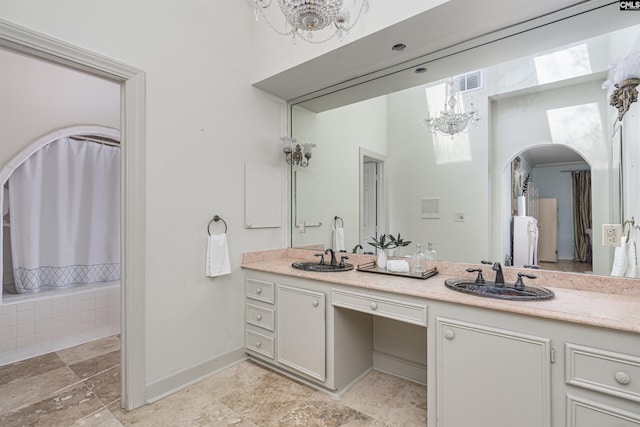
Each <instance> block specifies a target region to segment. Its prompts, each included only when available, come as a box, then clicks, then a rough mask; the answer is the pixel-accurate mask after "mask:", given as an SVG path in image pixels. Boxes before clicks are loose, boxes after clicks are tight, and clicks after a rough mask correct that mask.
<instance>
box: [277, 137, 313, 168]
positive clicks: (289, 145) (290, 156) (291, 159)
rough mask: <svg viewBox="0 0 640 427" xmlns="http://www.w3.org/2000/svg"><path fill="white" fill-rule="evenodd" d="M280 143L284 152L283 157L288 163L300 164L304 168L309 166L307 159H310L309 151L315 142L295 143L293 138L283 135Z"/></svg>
mask: <svg viewBox="0 0 640 427" xmlns="http://www.w3.org/2000/svg"><path fill="white" fill-rule="evenodd" d="M280 142H281V143H282V151H283V152H284V158H285V160H286V162H287V164H288V165H293V166H302V167H303V168H306V167H307V166H309V160H311V151H312V150H313V147H315V146H316V144H314V143H312V142H307V143H304V144H302V147H301V146H300V144H298V143H297V141H296V139H295V138H291V137H288V136H283V137H282V138H280Z"/></svg>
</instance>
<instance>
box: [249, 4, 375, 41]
mask: <svg viewBox="0 0 640 427" xmlns="http://www.w3.org/2000/svg"><path fill="white" fill-rule="evenodd" d="M249 1H250V2H252V3H253V9H254V13H255V17H256V21H258V20H259V18H260V17H262V19H263V20H264V21H265V22H266V23H267V24H268V25H269V26H270V27H271V28H272V29H273V30H274V31H275V32H276V33H278V34H280V35H283V36H291V37H292V39H293V41H294V42H295V41H296V39H297V38H301V39H302V40H304V41H306V42H309V43H316V44H319V43H324V42H326V41H328V40H331V39H332V38H334V37H338V39H339V40H340V41H342V39H343V37H344V36H345V35H346V34H349V31H350V30H351V29H352V28H353V27H354V26H355V25H356V24H357V22H358V19H360V15H362V13H366V12H367V10H368V9H369V0H359V1H360V8H359V9H358V13H357V15H356V18H355V20H354V21H353V24H350V23H349V17H350V13H349V11H348V10H346V9H343V8H342V3H343V0H278V4H279V5H280V10H281V11H282V14H283V15H284V17H285V20H286V26H285V30H284V31H283V30H279V29H277V28H276V27H275V26H274V25H273V24H272V23H271V21H269V18H268V17H267V13H266V10H267V9H268V8H269V6H271V1H272V0H249ZM356 3H357V0H354V4H356ZM325 29H326V31H323V32H322V33H323V34H324V35H325V37H324V38H323V39H321V40H315V39H314V37H313V35H314V33H315V32H317V31H321V30H325ZM327 34H328V35H327Z"/></svg>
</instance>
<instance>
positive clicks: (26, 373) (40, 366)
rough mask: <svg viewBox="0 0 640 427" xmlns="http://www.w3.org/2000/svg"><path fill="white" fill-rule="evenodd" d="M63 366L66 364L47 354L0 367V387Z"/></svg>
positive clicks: (55, 356) (51, 354)
mask: <svg viewBox="0 0 640 427" xmlns="http://www.w3.org/2000/svg"><path fill="white" fill-rule="evenodd" d="M64 366H66V364H65V363H64V362H63V361H62V360H61V359H60V357H58V355H57V354H56V353H47V354H43V355H42V356H37V357H32V358H31V359H26V360H22V361H20V362H15V363H10V364H8V365H4V366H0V386H2V385H5V384H9V383H15V382H18V381H21V380H24V379H26V378H29V377H34V376H36V375H40V374H43V373H45V372H49V371H53V370H54V369H58V368H62V367H64Z"/></svg>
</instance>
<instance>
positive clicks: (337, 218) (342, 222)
mask: <svg viewBox="0 0 640 427" xmlns="http://www.w3.org/2000/svg"><path fill="white" fill-rule="evenodd" d="M338 220H340V227H342V228H344V220H343V219H342V218H340V217H339V216H338V215H336V216H334V217H333V228H336V226H337V225H338Z"/></svg>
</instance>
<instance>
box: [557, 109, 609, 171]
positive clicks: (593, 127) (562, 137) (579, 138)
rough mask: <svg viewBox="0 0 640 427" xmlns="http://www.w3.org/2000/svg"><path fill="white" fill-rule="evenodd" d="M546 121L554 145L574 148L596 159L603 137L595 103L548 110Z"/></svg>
mask: <svg viewBox="0 0 640 427" xmlns="http://www.w3.org/2000/svg"><path fill="white" fill-rule="evenodd" d="M547 120H548V121H549V130H550V131H551V140H552V141H553V143H554V144H565V145H568V146H571V147H575V148H577V149H578V150H579V151H580V153H581V154H583V155H586V156H587V157H590V158H594V159H595V158H598V154H599V153H598V152H596V150H598V149H599V148H601V147H602V144H603V141H605V137H604V127H603V125H602V119H601V117H600V110H599V109H598V104H597V103H595V102H593V103H589V104H581V105H573V106H571V107H564V108H556V109H554V110H548V111H547Z"/></svg>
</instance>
